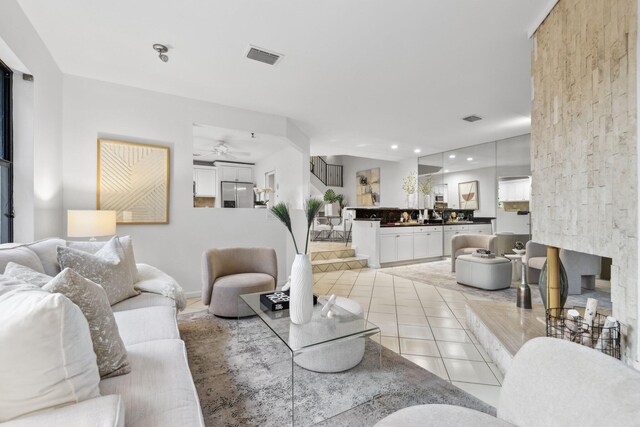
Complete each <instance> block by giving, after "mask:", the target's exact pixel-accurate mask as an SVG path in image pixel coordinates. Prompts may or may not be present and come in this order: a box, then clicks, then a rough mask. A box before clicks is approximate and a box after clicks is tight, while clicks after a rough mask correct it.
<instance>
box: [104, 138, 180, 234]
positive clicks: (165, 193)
mask: <svg viewBox="0 0 640 427" xmlns="http://www.w3.org/2000/svg"><path fill="white" fill-rule="evenodd" d="M96 199H97V200H96V205H97V208H98V209H99V210H100V209H102V210H113V211H116V222H117V223H118V224H168V223H169V147H163V146H158V145H149V144H138V143H133V142H123V141H111V140H107V139H99V140H98V188H97V197H96Z"/></svg>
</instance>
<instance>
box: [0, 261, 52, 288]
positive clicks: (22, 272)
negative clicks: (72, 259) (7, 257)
mask: <svg viewBox="0 0 640 427" xmlns="http://www.w3.org/2000/svg"><path fill="white" fill-rule="evenodd" d="M4 275H5V276H9V277H13V278H15V279H18V280H22V281H23V282H26V283H28V284H30V285H36V286H38V287H40V288H41V287H43V286H44V285H46V284H47V283H49V281H50V280H51V276H49V275H47V274H44V273H40V272H38V271H35V270H34V269H32V268H29V267H25V266H24V265H20V264H16V263H15V262H9V264H7V267H6V268H5V269H4Z"/></svg>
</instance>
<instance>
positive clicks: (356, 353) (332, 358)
mask: <svg viewBox="0 0 640 427" xmlns="http://www.w3.org/2000/svg"><path fill="white" fill-rule="evenodd" d="M335 305H337V306H339V307H340V308H342V309H344V310H347V311H349V312H351V313H353V314H355V315H356V316H359V317H362V314H363V310H362V306H361V305H360V304H359V303H358V302H357V301H354V300H351V299H348V298H343V297H336V304H335ZM315 316H316V314H315V313H314V318H313V320H312V321H311V322H310V323H307V324H305V325H296V324H293V323H292V324H291V327H290V330H289V340H290V342H291V343H297V342H300V343H302V342H304V341H305V338H306V339H308V338H309V337H313V336H325V335H331V334H332V331H334V330H335V328H336V325H337V323H339V322H340V317H339V315H338V316H336V317H333V318H331V319H329V318H322V321H320V322H317V321H316V318H315ZM364 344H365V342H364V338H352V339H347V340H343V341H340V342H336V343H334V344H326V345H323V346H321V347H319V348H315V349H311V350H307V351H304V352H303V353H301V354H298V355H296V356H295V357H294V358H293V360H294V362H295V363H296V365H298V366H300V367H302V368H304V369H307V370H309V371H314V372H342V371H346V370H348V369H351V368H353V367H354V366H356V365H357V364H358V363H360V362H361V361H362V358H363V357H364Z"/></svg>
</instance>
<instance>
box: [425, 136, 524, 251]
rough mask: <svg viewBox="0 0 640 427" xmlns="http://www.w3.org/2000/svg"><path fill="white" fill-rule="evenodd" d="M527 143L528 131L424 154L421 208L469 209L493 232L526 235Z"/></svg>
mask: <svg viewBox="0 0 640 427" xmlns="http://www.w3.org/2000/svg"><path fill="white" fill-rule="evenodd" d="M529 147H530V135H528V134H527V135H522V136H517V137H514V138H508V139H503V140H500V141H493V142H488V143H485V144H479V145H474V146H471V147H464V148H460V149H456V150H450V151H446V152H443V153H437V154H432V155H428V156H422V157H420V158H419V159H418V182H419V189H418V190H419V197H420V203H419V206H420V208H422V209H424V208H429V209H432V208H434V207H435V208H437V209H438V210H441V211H442V210H447V209H448V210H452V209H470V210H473V216H474V218H485V219H486V220H489V219H491V221H492V222H493V224H494V227H493V232H494V233H505V234H514V235H515V236H516V238H519V239H521V240H524V241H526V240H528V235H529V224H530V221H529V214H528V211H529V195H530V189H531V164H530V153H529ZM421 190H424V193H423V192H422V191H421Z"/></svg>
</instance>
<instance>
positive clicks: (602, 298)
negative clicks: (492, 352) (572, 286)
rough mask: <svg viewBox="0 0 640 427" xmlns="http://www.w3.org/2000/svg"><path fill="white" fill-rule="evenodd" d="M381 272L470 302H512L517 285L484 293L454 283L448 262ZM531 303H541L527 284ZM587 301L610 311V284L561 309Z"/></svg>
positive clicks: (576, 297)
mask: <svg viewBox="0 0 640 427" xmlns="http://www.w3.org/2000/svg"><path fill="white" fill-rule="evenodd" d="M378 271H379V272H381V273H386V274H390V275H392V276H398V277H402V278H405V279H410V280H414V281H416V282H422V283H426V284H429V285H433V286H437V287H439V288H444V289H450V290H453V291H460V292H463V293H465V294H467V295H471V296H472V298H473V299H481V300H487V301H505V302H511V301H513V302H515V301H516V294H517V288H518V286H519V283H517V282H514V283H512V284H511V287H510V288H508V289H501V290H497V291H487V290H484V289H477V288H473V287H471V286H465V285H461V284H459V283H458V282H456V274H455V273H452V272H451V259H450V258H448V259H446V260H443V261H431V262H423V263H420V264H411V265H403V266H398V267H387V268H382V269H380V270H378ZM529 286H530V287H531V301H532V302H533V304H542V298H540V290H539V289H538V285H534V284H531V285H529ZM588 298H596V299H597V300H598V306H599V308H603V309H609V310H610V309H611V284H610V283H609V282H606V281H604V280H596V289H595V290H593V291H588V290H586V289H583V290H582V294H580V295H569V296H568V298H567V302H566V304H565V307H573V306H582V307H584V306H585V305H586V303H587V299H588Z"/></svg>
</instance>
